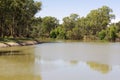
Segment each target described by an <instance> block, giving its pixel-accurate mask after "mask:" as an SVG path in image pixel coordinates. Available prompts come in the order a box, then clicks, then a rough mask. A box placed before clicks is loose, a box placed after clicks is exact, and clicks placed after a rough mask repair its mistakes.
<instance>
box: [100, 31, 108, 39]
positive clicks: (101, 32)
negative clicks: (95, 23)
mask: <svg viewBox="0 0 120 80" xmlns="http://www.w3.org/2000/svg"><path fill="white" fill-rule="evenodd" d="M105 36H106V31H105V30H102V31H100V32H99V38H100V40H103V39H104V38H105Z"/></svg>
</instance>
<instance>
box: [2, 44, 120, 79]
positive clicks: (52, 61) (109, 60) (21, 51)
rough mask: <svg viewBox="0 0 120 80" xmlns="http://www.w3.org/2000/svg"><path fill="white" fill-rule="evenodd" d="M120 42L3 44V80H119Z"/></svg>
mask: <svg viewBox="0 0 120 80" xmlns="http://www.w3.org/2000/svg"><path fill="white" fill-rule="evenodd" d="M119 79H120V43H109V42H107V43H104V42H54V43H42V44H38V45H34V46H24V47H10V48H0V80H119Z"/></svg>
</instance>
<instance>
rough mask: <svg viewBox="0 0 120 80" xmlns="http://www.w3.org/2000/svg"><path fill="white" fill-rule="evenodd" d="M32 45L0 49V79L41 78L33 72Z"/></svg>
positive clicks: (23, 79)
mask: <svg viewBox="0 0 120 80" xmlns="http://www.w3.org/2000/svg"><path fill="white" fill-rule="evenodd" d="M34 60H35V56H34V49H33V47H11V48H1V49H0V80H41V77H40V75H38V74H36V72H35V64H34Z"/></svg>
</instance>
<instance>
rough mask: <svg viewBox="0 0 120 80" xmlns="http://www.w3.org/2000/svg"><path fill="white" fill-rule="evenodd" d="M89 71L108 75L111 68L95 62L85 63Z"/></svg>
mask: <svg viewBox="0 0 120 80" xmlns="http://www.w3.org/2000/svg"><path fill="white" fill-rule="evenodd" d="M87 64H88V65H89V66H90V68H91V69H93V70H97V71H100V72H101V73H104V74H105V73H108V72H109V71H111V67H110V66H108V65H106V64H99V63H95V62H87Z"/></svg>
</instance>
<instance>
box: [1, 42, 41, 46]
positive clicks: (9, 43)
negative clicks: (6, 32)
mask: <svg viewBox="0 0 120 80" xmlns="http://www.w3.org/2000/svg"><path fill="white" fill-rule="evenodd" d="M40 43H42V42H40V41H24V42H0V48H6V47H14V46H29V45H35V44H40Z"/></svg>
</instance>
